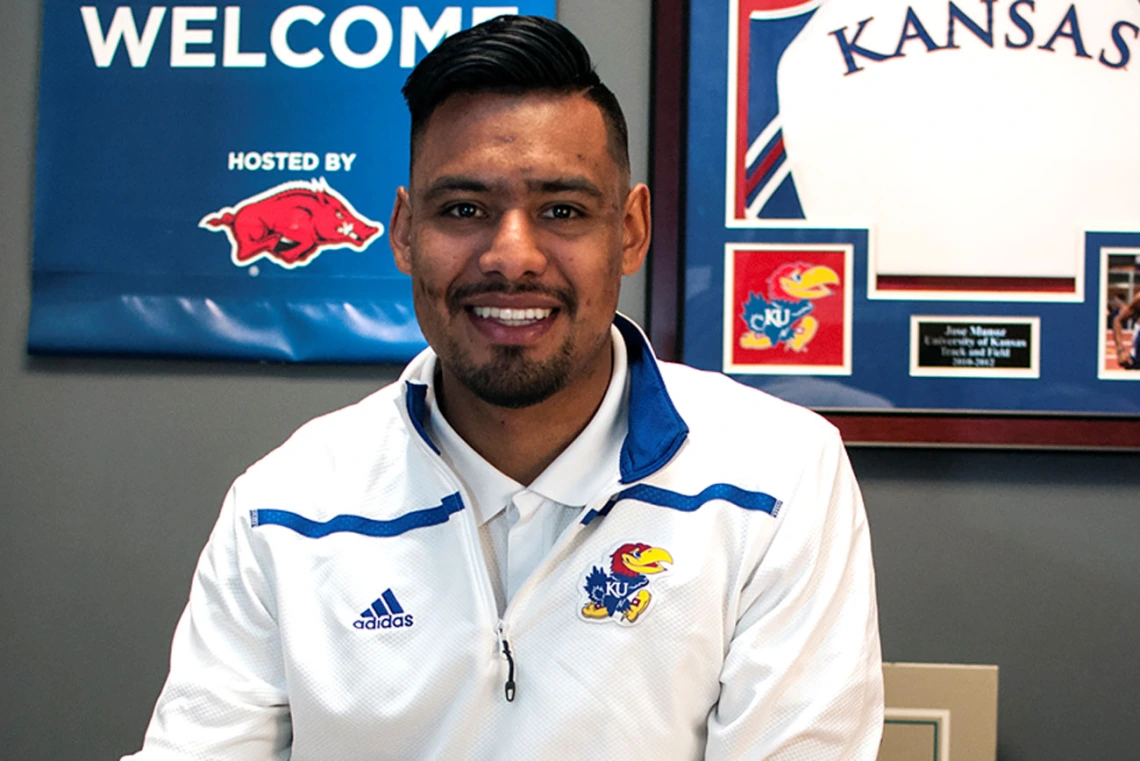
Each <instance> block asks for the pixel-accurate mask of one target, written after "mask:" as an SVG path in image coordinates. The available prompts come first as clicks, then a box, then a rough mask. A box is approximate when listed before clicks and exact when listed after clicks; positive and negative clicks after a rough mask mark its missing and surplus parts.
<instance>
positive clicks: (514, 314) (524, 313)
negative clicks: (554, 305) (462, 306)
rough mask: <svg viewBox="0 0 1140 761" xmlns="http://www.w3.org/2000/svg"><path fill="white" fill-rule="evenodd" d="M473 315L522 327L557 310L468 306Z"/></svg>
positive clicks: (547, 316) (538, 320) (514, 326)
mask: <svg viewBox="0 0 1140 761" xmlns="http://www.w3.org/2000/svg"><path fill="white" fill-rule="evenodd" d="M468 309H470V310H471V313H472V314H473V315H475V317H477V318H479V319H482V320H494V321H495V322H498V323H500V324H502V325H506V326H507V327H511V328H522V327H526V326H527V325H534V324H537V323H539V322H542V321H543V320H545V319H547V318H549V317H550V316H551V315H552V314H554V312H556V311H557V310H555V309H550V308H541V307H527V308H517V307H475V306H473V307H468Z"/></svg>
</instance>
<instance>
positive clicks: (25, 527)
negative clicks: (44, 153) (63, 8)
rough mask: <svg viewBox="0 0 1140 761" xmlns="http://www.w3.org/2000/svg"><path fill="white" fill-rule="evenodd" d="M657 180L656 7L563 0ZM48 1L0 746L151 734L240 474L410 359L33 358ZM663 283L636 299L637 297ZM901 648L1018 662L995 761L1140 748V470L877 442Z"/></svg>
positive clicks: (0, 554)
mask: <svg viewBox="0 0 1140 761" xmlns="http://www.w3.org/2000/svg"><path fill="white" fill-rule="evenodd" d="M559 12H560V16H561V18H562V19H563V20H564V21H565V22H567V23H568V24H569V25H570V26H571V27H573V28H574V29H575V30H576V31H578V32H579V33H580V34H581V35H582V36H583V38H584V39H585V40H586V42H587V45H588V46H590V47H591V49H592V50H593V51H594V53H595V54H596V56H597V58H598V59H599V61H600V69H601V72H602V75H603V77H604V78H605V79H607V80H608V81H609V82H610V83H611V85H613V86H614V88H615V90H616V91H617V93H618V95H619V97H621V98H622V100H623V103H624V104H625V106H626V108H627V112H628V115H629V118H630V123H631V127H632V129H633V146H632V147H633V154H634V172H635V175H637V176H640V177H644V176H645V171H646V170H645V167H646V150H647V137H646V134H647V122H648V59H649V56H648V40H649V25H648V21H649V2H648V0H621V1H620V2H614V0H562V2H561V3H560V5H559ZM38 35H39V8H38V3H36V2H34V1H33V0H5V1H4V2H3V3H2V4H0V64H2V68H0V71H2V72H3V74H2V78H0V103H3V107H2V108H0V135H2V136H3V141H2V142H0V177H2V180H3V193H4V203H3V204H0V230H3V232H4V235H3V238H2V239H0V272H3V273H4V274H3V275H2V276H0V426H2V431H3V435H2V436H0V519H2V521H3V522H2V524H0V526H2V528H0V579H2V582H0V759H9V758H11V759H21V761H34V760H36V759H44V760H45V761H68V760H69V759H98V758H104V759H105V758H115V757H117V755H118V754H120V753H123V752H129V751H131V750H133V749H135V748H136V747H137V745H138V743H139V742H140V739H141V736H142V731H143V729H144V727H145V724H146V721H147V718H148V716H149V713H150V710H151V707H152V705H153V702H154V699H155V697H156V695H157V693H158V690H159V688H160V686H161V684H162V680H163V678H164V676H165V670H166V659H167V647H168V644H169V639H170V635H171V633H172V631H173V628H174V624H175V621H176V620H177V617H178V614H179V612H180V610H181V607H182V604H183V602H184V600H185V596H186V591H187V587H188V583H189V579H190V574H191V571H192V569H193V566H194V562H195V560H196V557H197V554H198V551H199V549H200V548H201V546H202V543H203V542H204V541H205V539H206V536H207V534H208V532H209V529H210V526H211V524H212V522H213V520H214V516H215V514H216V512H217V509H218V505H219V503H220V500H221V497H222V495H223V493H224V491H225V489H226V487H227V486H228V484H229V482H230V481H231V480H232V478H233V477H234V476H235V475H236V474H237V473H239V472H240V471H241V470H242V469H243V468H244V467H245V466H246V465H247V464H248V463H250V462H251V461H253V460H255V459H256V458H258V457H260V456H261V455H262V454H264V453H265V452H266V451H268V450H269V449H271V448H272V447H274V446H275V445H276V444H277V443H279V442H280V441H281V440H283V439H284V438H285V437H286V436H288V434H289V433H290V432H291V431H292V430H293V429H294V428H295V427H296V426H297V425H299V424H300V423H301V422H303V421H304V420H306V419H308V418H310V417H312V416H314V415H317V414H319V413H322V412H325V411H327V410H330V409H333V408H336V407H339V406H342V405H344V404H346V403H349V402H352V401H354V400H356V399H358V398H360V397H362V396H364V395H365V394H367V393H369V392H370V391H371V390H372V389H374V388H376V387H377V386H379V385H380V384H382V383H384V382H386V381H388V380H390V379H391V378H392V377H393V376H394V374H395V373H396V371H397V369H396V368H392V367H374V368H361V367H289V366H268V365H255V364H219V363H212V362H189V361H181V362H158V361H145V360H115V359H65V358H54V359H43V358H38V359H34V358H29V357H27V356H26V355H25V352H24V338H25V330H26V327H27V317H28V292H29V282H30V258H31V257H30V251H31V217H32V210H31V193H32V176H33V175H32V167H33V148H34V114H35V93H36V77H37V74H36V72H37V69H36V67H37V40H38ZM643 291H644V281H643V280H642V279H640V278H636V279H633V280H632V282H630V283H628V284H627V289H626V294H625V295H624V296H623V302H622V304H623V309H624V310H625V311H627V312H629V313H630V314H632V315H633V316H635V317H641V316H642V315H643V314H644V298H643V296H644V294H643ZM852 456H853V460H854V462H855V467H856V470H857V472H858V473H859V475H860V477H861V479H862V482H863V485H864V490H865V494H866V498H867V503H868V509H869V513H870V516H871V522H872V528H873V534H874V541H875V550H876V556H877V564H878V570H879V588H880V607H881V611H882V631H883V645H884V652H885V656H886V657H887V658H888V659H892V660H926V661H943V660H945V661H963V662H986V663H999V664H1001V666H1002V695H1001V753H1000V758H1001V759H1002V761H1029V760H1030V759H1032V761H1054V760H1055V761H1062V760H1064V761H1070V760H1071V759H1075V758H1089V759H1133V758H1136V757H1137V751H1136V748H1137V747H1140V729H1138V727H1140V722H1137V718H1138V710H1137V708H1138V700H1137V689H1136V687H1135V685H1136V684H1138V683H1140V665H1138V664H1140V658H1138V657H1137V655H1136V642H1137V640H1138V639H1140V637H1138V636H1137V633H1138V632H1140V559H1138V558H1140V553H1138V551H1137V544H1138V540H1140V510H1138V509H1137V508H1138V502H1140V500H1138V499H1137V495H1138V494H1140V468H1138V467H1137V463H1136V458H1135V457H1129V456H1126V455H1080V454H1061V453H1053V454H1026V453H997V452H963V451H918V450H909V451H889V450H858V451H855V452H853V453H852Z"/></svg>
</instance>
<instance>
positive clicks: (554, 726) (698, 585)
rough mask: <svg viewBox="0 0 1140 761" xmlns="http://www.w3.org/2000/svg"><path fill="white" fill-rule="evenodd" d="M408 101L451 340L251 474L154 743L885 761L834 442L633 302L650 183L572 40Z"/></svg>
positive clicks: (529, 37)
mask: <svg viewBox="0 0 1140 761" xmlns="http://www.w3.org/2000/svg"><path fill="white" fill-rule="evenodd" d="M405 95H406V97H407V100H408V104H409V108H410V110H411V113H412V166H411V178H410V181H409V184H408V187H407V188H400V189H399V190H398V191H397V198H396V203H395V208H394V210H393V212H392V219H391V224H390V228H389V235H390V242H391V245H392V249H393V251H394V253H395V257H396V262H397V264H398V265H399V267H400V269H401V270H402V271H404V272H406V273H408V274H410V275H411V278H412V286H413V292H414V300H415V307H416V314H417V317H418V319H419V322H420V325H421V326H422V328H423V332H424V335H425V336H426V337H427V339H428V342H429V344H430V345H431V347H432V348H431V349H430V350H428V351H425V352H424V353H423V354H421V355H420V356H419V357H417V358H416V359H414V360H413V361H412V363H411V364H410V365H409V366H408V368H407V369H406V370H405V371H404V373H403V375H402V377H401V378H400V380H399V381H398V382H397V383H395V384H393V385H391V386H389V387H387V388H384V389H381V390H380V391H379V392H377V393H376V394H374V395H372V396H370V397H368V398H366V399H365V400H363V401H362V402H360V403H358V404H356V405H354V406H352V407H350V408H347V409H345V410H341V411H339V412H334V413H332V414H330V415H326V416H324V417H322V418H318V419H317V420H314V421H312V422H310V423H309V424H307V425H306V426H304V427H302V428H301V429H300V430H299V431H298V432H297V433H296V434H294V436H293V437H292V438H291V439H290V440H289V441H288V442H287V443H285V444H284V445H283V446H282V447H281V448H279V449H278V450H277V451H275V452H273V453H271V454H270V455H269V456H267V457H266V458H265V459H263V460H262V461H261V462H259V463H257V464H256V465H254V466H253V467H252V468H250V469H249V470H248V471H247V472H246V473H245V474H243V475H242V476H241V477H240V478H238V480H237V481H236V482H235V484H234V486H233V488H232V490H231V491H230V493H229V495H228V497H227V499H226V501H225V505H224V506H223V509H222V514H221V517H220V519H219V521H218V524H217V528H216V529H215V531H214V533H213V535H212V536H211V538H210V541H209V543H208V545H207V547H206V549H205V551H204V553H203V555H202V558H201V561H200V563H199V567H198V570H197V573H196V576H195V579H194V584H193V587H192V590H191V595H190V602H189V604H188V606H187V609H186V613H185V614H184V616H183V619H182V621H181V622H180V623H179V626H178V630H177V632H176V633H175V638H174V646H173V653H172V657H171V672H170V677H169V679H168V681H167V684H166V687H165V688H164V690H163V693H162V695H161V697H160V698H159V702H158V706H157V708H156V709H155V715H154V717H153V719H152V722H151V726H150V729H149V730H148V733H147V738H146V743H145V746H144V748H143V750H142V751H141V752H140V753H139V754H137V755H136V756H135V757H134V758H136V759H139V760H140V761H159V760H162V761H166V760H167V759H207V758H208V759H242V760H245V759H284V758H292V759H293V761H334V760H335V759H615V758H627V757H631V756H634V755H636V756H637V757H645V758H652V759H654V760H655V761H664V760H666V759H700V758H707V759H788V760H791V759H811V760H813V761H816V760H823V759H835V760H836V761H839V760H840V759H842V760H843V761H852V760H856V761H863V760H867V761H870V759H873V758H874V757H875V754H876V751H877V747H878V740H879V734H880V731H881V723H882V684H881V671H880V668H881V667H880V655H879V641H878V629H877V620H876V608H875V597H874V578H873V571H872V567H871V556H870V545H869V539H868V535H867V524H866V519H865V516H864V512H863V507H862V503H861V501H860V498H859V494H858V490H857V488H856V486H855V482H854V479H853V476H852V473H851V470H850V467H849V465H848V463H847V459H846V456H845V454H844V452H843V447H842V444H841V443H840V441H839V438H838V436H837V435H836V432H835V430H834V429H833V428H832V427H830V426H829V425H828V424H827V423H826V422H825V421H823V420H822V419H821V418H819V417H817V416H815V415H814V414H812V413H810V412H807V411H805V410H802V409H800V408H797V407H794V406H792V405H790V404H787V403H784V402H781V401H778V400H776V399H773V398H771V397H769V396H766V395H764V394H762V393H760V392H757V391H754V390H750V389H747V388H745V387H743V386H739V385H737V384H735V383H733V382H732V381H730V380H728V379H726V378H724V377H722V376H718V375H714V374H710V373H704V372H699V371H696V370H693V369H689V368H685V367H682V366H676V365H668V364H664V363H658V362H657V361H656V360H655V359H654V357H653V355H652V352H651V350H650V348H649V346H648V344H647V343H646V340H645V337H644V336H643V335H642V334H641V332H640V331H639V329H638V328H637V327H636V326H634V325H633V323H631V322H629V321H628V320H626V319H624V318H622V317H620V316H617V317H615V310H616V306H617V300H618V288H619V282H620V279H621V276H622V275H623V274H628V273H631V272H634V271H635V270H636V269H637V268H638V267H639V266H640V265H641V263H642V260H643V259H644V257H645V253H646V250H647V248H648V245H649V230H650V210H649V192H648V190H647V189H646V187H645V186H644V185H640V184H639V185H635V186H633V187H632V188H631V187H630V179H629V162H628V158H627V149H626V129H625V123H624V119H623V117H622V115H621V110H620V108H619V107H618V104H617V102H616V100H615V99H614V97H613V95H612V94H611V93H610V92H609V90H608V89H606V88H605V87H604V86H603V85H602V84H601V83H600V82H599V80H598V79H597V77H596V75H595V74H594V73H593V71H592V66H591V64H590V60H589V56H588V54H587V53H586V51H585V49H584V48H583V47H582V46H581V43H580V42H579V41H578V40H577V39H576V38H575V37H574V36H573V35H572V34H571V33H570V32H569V31H567V30H566V29H565V28H563V27H561V26H560V25H558V24H557V23H555V22H553V21H548V20H544V19H537V18H521V17H504V18H500V19H498V20H495V21H492V22H488V23H487V24H485V25H482V26H480V27H476V28H475V29H473V30H471V31H468V32H464V33H461V34H458V35H455V36H454V37H451V38H449V39H448V40H446V41H445V42H444V43H442V44H441V45H440V46H439V47H438V48H437V49H436V50H435V51H433V52H432V53H431V54H430V55H428V56H427V57H426V58H425V59H424V61H423V62H422V63H421V64H420V65H419V67H417V69H416V70H415V71H414V72H413V73H412V75H411V76H410V77H409V78H408V82H407V85H406V87H405Z"/></svg>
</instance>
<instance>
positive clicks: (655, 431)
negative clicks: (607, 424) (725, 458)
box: [405, 314, 689, 484]
mask: <svg viewBox="0 0 1140 761" xmlns="http://www.w3.org/2000/svg"><path fill="white" fill-rule="evenodd" d="M614 325H616V326H617V329H618V331H619V332H620V333H621V335H622V338H623V339H624V340H625V347H626V356H627V358H628V366H629V427H628V432H627V433H626V436H625V441H624V442H622V445H621V457H620V460H619V466H620V472H621V483H623V484H628V483H632V482H634V481H637V480H640V479H642V478H645V477H646V476H649V475H652V474H653V473H656V472H657V471H658V470H660V469H661V468H662V467H664V465H665V463H667V462H669V460H671V459H673V456H674V455H675V454H677V450H679V449H680V448H681V445H682V444H684V443H685V439H686V438H687V437H688V435H689V426H688V425H686V424H685V421H684V419H683V418H682V417H681V414H680V413H679V412H677V408H676V407H675V406H673V400H672V399H670V398H669V392H668V391H667V390H666V389H665V381H664V379H662V377H661V371H660V370H659V369H658V367H657V360H656V358H654V356H653V349H652V348H650V346H649V341H648V340H647V339H646V338H645V336H644V334H642V332H641V329H640V328H638V327H637V325H635V324H634V323H633V322H632V321H631V320H629V319H628V318H626V317H623V316H622V315H620V314H619V315H615V317H614ZM405 385H406V387H407V391H406V393H405V400H406V403H407V406H408V417H409V418H410V419H411V421H412V425H413V426H414V427H415V429H416V432H417V433H419V435H420V437H421V438H423V440H424V441H425V442H427V445H428V446H429V447H431V449H432V451H433V452H435V453H436V454H439V448H438V447H437V446H436V445H435V442H433V441H432V440H431V438H430V437H429V436H428V434H427V430H426V429H425V428H424V420H425V419H426V418H427V415H428V409H427V386H426V385H424V384H423V383H418V382H413V381H406V383H405Z"/></svg>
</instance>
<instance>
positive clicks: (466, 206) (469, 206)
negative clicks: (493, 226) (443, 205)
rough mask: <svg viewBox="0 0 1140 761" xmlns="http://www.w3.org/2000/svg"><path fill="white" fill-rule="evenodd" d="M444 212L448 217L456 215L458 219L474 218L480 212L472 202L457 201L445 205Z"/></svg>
mask: <svg viewBox="0 0 1140 761" xmlns="http://www.w3.org/2000/svg"><path fill="white" fill-rule="evenodd" d="M444 213H445V214H447V216H449V217H457V218H459V219H474V218H476V217H478V216H479V214H480V212H479V207H478V206H476V205H475V204H473V203H457V204H455V205H453V206H449V207H447V209H446V210H445V212H444Z"/></svg>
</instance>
